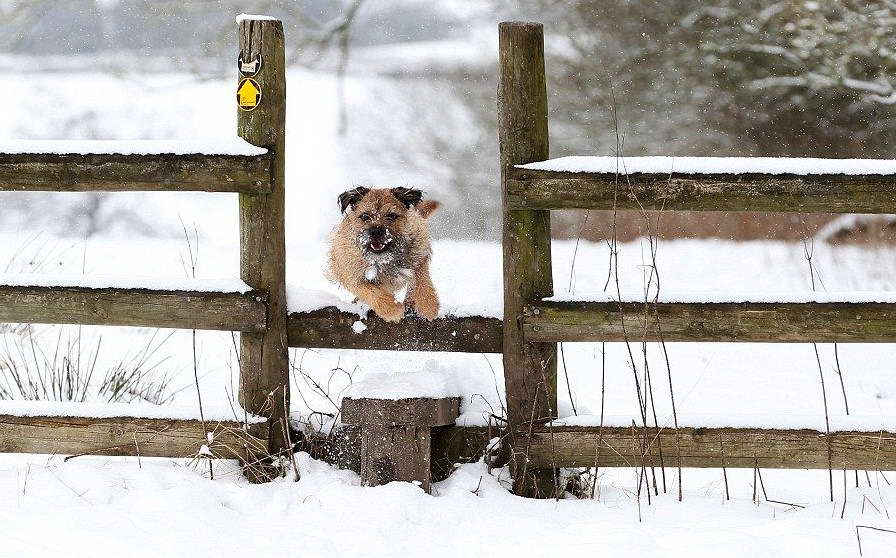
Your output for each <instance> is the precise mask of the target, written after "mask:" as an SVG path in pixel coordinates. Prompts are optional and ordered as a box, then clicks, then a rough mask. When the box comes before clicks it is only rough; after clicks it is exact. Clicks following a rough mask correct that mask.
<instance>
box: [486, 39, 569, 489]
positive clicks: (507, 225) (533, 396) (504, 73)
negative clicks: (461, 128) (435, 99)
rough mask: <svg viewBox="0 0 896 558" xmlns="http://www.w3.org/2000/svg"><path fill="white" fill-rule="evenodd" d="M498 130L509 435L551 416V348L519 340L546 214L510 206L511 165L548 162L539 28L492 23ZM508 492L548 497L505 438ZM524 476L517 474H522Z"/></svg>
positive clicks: (546, 277) (541, 259)
mask: <svg viewBox="0 0 896 558" xmlns="http://www.w3.org/2000/svg"><path fill="white" fill-rule="evenodd" d="M498 38H499V41H498V43H499V46H498V49H499V55H498V59H499V71H500V76H499V81H498V133H499V146H500V153H501V192H502V203H503V233H502V247H503V256H504V320H505V323H504V382H505V390H506V394H507V418H508V421H509V422H510V424H511V425H513V428H512V431H516V430H517V429H520V430H522V429H523V428H522V426H523V425H524V424H528V423H530V422H532V421H533V420H534V421H535V422H537V423H541V422H545V421H548V420H550V419H551V418H553V417H555V416H556V412H557V358H556V352H557V347H556V345H555V344H554V343H531V342H527V340H526V339H525V338H524V336H523V331H522V319H521V318H522V313H523V305H524V304H525V302H526V301H528V300H533V299H540V298H542V297H547V296H551V294H552V293H553V279H552V275H551V237H550V236H551V235H550V233H551V215H550V212H548V211H531V210H524V211H519V210H513V209H512V208H511V206H510V205H509V203H508V202H509V196H510V194H511V191H510V189H509V187H510V183H509V180H510V173H511V172H512V169H513V165H520V164H524V163H531V162H534V161H541V160H545V159H547V158H548V98H547V87H546V84H545V71H544V30H543V28H542V26H541V24H539V23H520V22H504V23H501V24H500V25H499V26H498ZM509 443H510V446H511V447H512V453H513V455H514V456H516V457H518V459H513V460H512V461H511V467H512V468H514V470H513V476H514V479H516V480H515V485H514V492H515V493H516V494H520V495H542V496H545V495H549V494H548V493H549V491H551V492H552V489H550V488H549V487H548V485H549V484H550V483H551V482H552V479H553V472H547V473H544V472H538V471H535V470H533V469H530V468H526V467H525V466H522V468H517V465H518V464H520V463H522V454H521V453H520V450H521V447H522V446H520V444H518V443H516V442H515V441H514V440H512V439H511V440H509ZM524 470H525V471H526V472H527V474H526V475H523V474H522V471H524Z"/></svg>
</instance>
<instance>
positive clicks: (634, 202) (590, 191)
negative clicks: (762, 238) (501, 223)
mask: <svg viewBox="0 0 896 558" xmlns="http://www.w3.org/2000/svg"><path fill="white" fill-rule="evenodd" d="M508 173H509V178H508V180H507V182H506V186H505V188H506V203H507V206H508V207H509V208H510V209H605V210H609V209H613V207H614V199H615V200H616V201H615V206H616V208H617V209H620V210H625V209H634V210H638V209H642V208H643V209H666V210H676V211H757V212H770V213H774V212H797V213H893V211H894V207H896V176H880V175H868V176H847V175H808V176H802V175H787V174H778V175H769V174H701V175H695V174H675V173H673V174H671V175H669V174H647V173H642V174H633V175H630V176H629V181H628V182H627V181H626V178H625V176H619V177H618V178H617V177H616V176H615V175H613V174H610V173H570V172H556V171H535V170H527V169H520V168H512V169H509V171H508ZM629 182H630V183H631V186H629Z"/></svg>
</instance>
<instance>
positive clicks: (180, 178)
mask: <svg viewBox="0 0 896 558" xmlns="http://www.w3.org/2000/svg"><path fill="white" fill-rule="evenodd" d="M270 169H271V157H270V156H268V155H256V156H244V155H172V154H163V155H117V154H99V155H74V154H71V155H55V154H0V191H52V192H137V191H166V192H243V193H255V194H257V193H263V192H269V191H270V190H271V170H270Z"/></svg>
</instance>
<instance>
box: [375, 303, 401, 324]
mask: <svg viewBox="0 0 896 558" xmlns="http://www.w3.org/2000/svg"><path fill="white" fill-rule="evenodd" d="M373 311H374V312H376V315H377V316H379V317H380V318H382V319H384V320H386V321H387V322H400V321H401V319H402V318H404V304H398V303H397V302H396V303H392V304H381V305H378V306H376V307H375V308H374V309H373Z"/></svg>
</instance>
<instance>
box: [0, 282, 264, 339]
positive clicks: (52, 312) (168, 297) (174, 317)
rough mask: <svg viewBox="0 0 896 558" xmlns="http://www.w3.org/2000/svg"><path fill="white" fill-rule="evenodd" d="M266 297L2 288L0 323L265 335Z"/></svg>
mask: <svg viewBox="0 0 896 558" xmlns="http://www.w3.org/2000/svg"><path fill="white" fill-rule="evenodd" d="M266 299H267V295H265V293H263V292H260V291H250V292H248V293H245V294H242V293H218V292H200V291H168V290H150V289H118V288H108V289H91V288H86V287H20V286H8V285H6V286H4V285H0V322H7V323H36V324H81V325H113V326H141V327H166V328H179V329H211V330H224V331H242V332H263V331H265V328H266V324H267V305H266Z"/></svg>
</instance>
